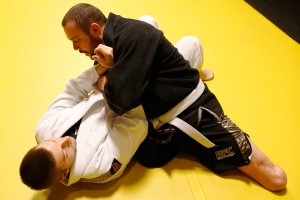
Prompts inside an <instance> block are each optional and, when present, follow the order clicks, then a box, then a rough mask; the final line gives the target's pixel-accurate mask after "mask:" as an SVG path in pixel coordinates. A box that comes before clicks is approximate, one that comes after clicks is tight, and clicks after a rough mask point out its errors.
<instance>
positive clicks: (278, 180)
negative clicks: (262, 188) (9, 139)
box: [268, 166, 287, 192]
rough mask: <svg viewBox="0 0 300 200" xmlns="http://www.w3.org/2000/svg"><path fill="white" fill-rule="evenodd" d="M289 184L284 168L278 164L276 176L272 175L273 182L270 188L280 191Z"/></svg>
mask: <svg viewBox="0 0 300 200" xmlns="http://www.w3.org/2000/svg"><path fill="white" fill-rule="evenodd" d="M286 184H287V175H286V173H285V172H284V170H283V169H281V168H280V167H278V166H276V168H275V172H274V176H273V177H272V181H271V184H270V186H269V188H268V189H269V190H271V191H273V192H275V191H280V190H283V189H285V188H286Z"/></svg>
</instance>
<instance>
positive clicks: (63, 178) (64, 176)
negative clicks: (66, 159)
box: [59, 169, 70, 182]
mask: <svg viewBox="0 0 300 200" xmlns="http://www.w3.org/2000/svg"><path fill="white" fill-rule="evenodd" d="M69 172H70V169H66V170H65V171H64V172H63V173H62V174H61V175H60V177H59V181H60V182H64V180H65V179H66V178H67V176H68V174H69Z"/></svg>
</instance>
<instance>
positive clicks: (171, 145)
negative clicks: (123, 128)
mask: <svg viewBox="0 0 300 200" xmlns="http://www.w3.org/2000/svg"><path fill="white" fill-rule="evenodd" d="M199 113H200V114H199ZM178 117H179V118H181V119H183V120H184V121H186V122H188V123H189V124H190V125H192V126H193V127H194V128H196V129H197V130H199V132H201V133H202V134H203V135H205V137H207V138H208V139H209V140H210V141H211V142H213V143H214V144H216V146H214V147H212V148H206V147H204V146H202V145H201V144H199V143H198V142H196V141H195V140H193V139H192V138H190V137H189V136H188V135H186V134H185V133H183V132H182V131H180V130H179V129H177V128H176V127H174V126H172V125H170V124H164V125H163V126H162V127H161V128H160V129H159V130H154V129H153V127H152V125H151V124H150V125H149V132H148V136H147V138H146V139H145V141H144V142H143V143H142V144H141V145H140V147H139V149H138V151H137V153H136V158H137V159H138V161H139V162H140V163H141V164H143V165H145V166H147V167H160V166H163V165H165V164H166V163H168V162H169V161H170V160H171V159H173V158H174V157H175V156H176V155H177V154H178V153H179V151H180V150H181V149H185V150H187V151H189V152H190V153H191V154H193V155H194V156H195V157H196V158H197V159H198V160H199V161H200V162H201V163H202V164H204V165H205V166H206V167H208V168H209V169H211V170H213V171H215V172H219V173H221V172H225V171H227V170H230V169H233V168H237V167H241V166H244V165H247V164H249V163H250V156H251V153H252V149H251V145H250V142H249V140H248V135H247V134H245V133H244V132H243V131H242V130H241V129H240V128H239V127H237V126H236V125H235V124H234V123H233V122H232V121H231V120H230V119H229V118H228V117H227V116H226V115H224V113H223V109H222V107H221V105H220V104H219V102H218V100H217V98H216V97H215V96H214V95H213V94H212V93H211V92H210V91H209V90H208V88H207V87H206V89H205V90H204V93H203V94H202V96H201V97H200V98H199V99H198V100H197V101H196V102H195V103H194V104H193V105H192V106H190V107H189V108H188V109H187V110H185V111H184V112H183V113H181V114H180V115H179V116H178Z"/></svg>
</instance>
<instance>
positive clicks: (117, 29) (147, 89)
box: [103, 13, 200, 119]
mask: <svg viewBox="0 0 300 200" xmlns="http://www.w3.org/2000/svg"><path fill="white" fill-rule="evenodd" d="M103 37H104V43H105V45H108V46H110V47H112V48H113V54H114V62H115V65H114V66H113V68H111V69H110V70H109V72H108V73H107V76H108V79H109V82H108V83H107V84H106V86H105V94H106V97H107V102H108V104H109V106H110V108H111V109H112V110H114V111H115V112H116V113H118V114H120V115H121V114H123V113H125V112H126V111H128V110H130V109H132V108H134V107H136V106H138V105H140V104H142V105H143V107H144V110H145V113H146V116H147V118H148V119H152V118H155V117H158V116H160V115H162V114H164V113H165V112H167V111H168V110H170V109H171V108H172V107H174V106H175V105H176V104H177V103H179V102H180V101H181V100H182V99H183V98H185V97H186V96H187V95H188V94H189V93H191V91H192V90H193V89H194V88H195V87H196V86H197V84H198V82H199V78H200V77H199V72H198V70H197V69H193V68H191V67H190V66H189V63H188V61H186V60H185V59H184V58H183V56H182V55H181V54H180V53H179V52H178V50H177V49H176V48H175V47H174V46H173V45H172V44H171V43H170V42H169V41H168V40H167V39H166V38H165V36H164V35H163V32H162V31H160V30H157V29H156V28H154V27H153V26H151V25H149V24H147V23H145V22H141V21H138V20H133V19H125V18H123V17H121V16H118V15H115V14H112V13H110V14H109V16H108V19H107V22H106V25H105V29H104V36H103Z"/></svg>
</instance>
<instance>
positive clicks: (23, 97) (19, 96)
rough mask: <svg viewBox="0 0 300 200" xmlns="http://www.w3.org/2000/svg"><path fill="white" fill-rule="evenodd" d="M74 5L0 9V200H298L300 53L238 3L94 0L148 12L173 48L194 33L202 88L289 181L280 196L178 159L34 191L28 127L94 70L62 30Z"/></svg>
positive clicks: (133, 12) (4, 3) (126, 12)
mask: <svg viewBox="0 0 300 200" xmlns="http://www.w3.org/2000/svg"><path fill="white" fill-rule="evenodd" d="M78 2H79V1H75V0H66V1H59V0H51V1H50V0H45V1H37V0H28V1H18V0H11V1H8V0H1V1H0V25H1V34H0V35H1V36H0V47H1V48H0V81H1V84H0V93H1V99H0V101H1V103H0V136H1V137H0V141H1V146H0V148H1V153H0V160H1V170H0V177H1V178H0V199H1V200H2V199H3V200H4V199H5V200H9V199H13V200H21V199H22V200H27V199H28V200H44V199H53V200H62V199H67V200H71V199H107V200H111V199H113V200H117V199H122V200H126V199H130V200H152V199H153V200H154V199H155V200H168V199H172V200H182V199H184V200H224V199H226V200H227V199H230V200H235V199H244V200H246V199H264V200H267V199H270V200H275V199H285V200H297V199H300V189H299V188H300V172H299V169H300V162H299V158H300V156H299V154H300V149H299V147H300V142H299V141H300V136H299V133H300V128H299V127H300V117H299V113H300V109H299V105H298V104H299V102H300V81H299V80H300V78H299V77H300V47H299V44H298V43H296V42H295V41H293V40H292V39H291V38H289V37H288V36H287V35H286V34H284V33H283V32H282V31H281V30H279V29H278V28H277V27H276V26H274V25H273V24H272V23H271V22H269V21H268V20H267V19H266V18H264V17H263V16H262V15H261V14H259V13H258V12H257V11H255V10H254V9H253V8H252V7H250V6H249V5H248V4H247V3H245V2H244V1H241V0H226V1H222V0H209V1H207V0H194V1H186V0H177V1H171V0H164V1H161V0H151V1H149V0H97V1H96V0H95V1H88V2H89V3H91V4H94V5H97V6H99V7H100V8H101V9H102V10H103V12H104V13H105V14H106V15H107V14H108V13H109V12H110V11H111V12H114V13H117V14H120V15H123V16H125V17H131V18H138V17H139V16H141V15H145V14H149V15H152V16H153V17H154V18H156V19H157V21H158V22H159V26H160V28H161V29H162V30H164V33H165V35H166V36H167V37H168V38H169V39H170V41H171V42H172V43H175V42H176V41H177V40H178V39H179V38H180V37H182V36H184V35H196V36H197V37H199V38H200V39H201V41H202V43H203V46H204V59H205V61H204V67H209V68H212V69H213V70H214V72H215V79H214V80H213V81H210V82H208V85H209V87H210V89H211V90H212V91H213V92H214V93H215V94H216V95H217V97H218V99H219V101H220V102H221V104H222V105H223V108H224V110H225V112H226V113H227V115H228V116H229V117H230V118H231V119H232V120H233V121H234V122H236V123H237V124H238V125H239V126H240V127H241V128H242V129H243V130H244V131H246V132H247V133H248V134H250V136H251V138H252V140H253V141H254V142H255V143H256V144H257V145H258V146H259V147H260V148H261V149H262V150H263V151H264V152H265V153H266V154H267V155H268V156H269V157H270V158H271V159H272V160H273V161H274V162H275V163H277V164H279V165H280V166H282V167H283V168H284V169H285V170H286V172H287V175H288V185H287V190H286V191H283V192H280V193H272V192H269V191H267V190H265V189H263V188H262V187H260V186H259V185H258V184H256V183H255V182H254V181H253V180H251V179H249V178H247V177H245V176H244V175H243V174H242V173H240V172H238V171H232V172H228V173H226V174H223V175H216V174H214V173H213V172H211V171H209V170H208V169H206V168H205V167H203V166H202V165H201V164H199V163H198V162H197V161H196V160H195V159H194V158H192V157H190V156H189V155H187V154H185V153H184V152H183V153H181V154H180V155H179V156H178V157H177V158H176V159H174V160H173V161H171V162H170V163H169V164H168V165H166V166H165V167H163V168H158V169H146V168H144V167H142V166H140V165H139V164H138V163H136V162H135V161H132V162H131V163H130V165H129V167H128V169H127V170H126V172H125V174H124V176H122V177H121V178H120V179H118V180H116V181H113V182H111V183H108V184H103V185H86V184H75V185H73V186H71V187H65V186H62V185H56V186H55V187H54V188H53V189H52V190H46V191H39V192H37V191H32V190H30V189H29V188H27V187H26V186H25V185H23V184H22V183H21V181H20V178H19V172H18V170H19V164H20V162H21V159H22V158H23V156H24V154H25V153H26V151H27V150H28V149H29V148H30V147H32V146H33V145H34V144H35V140H34V128H35V125H36V123H37V121H38V120H39V119H40V117H41V116H42V114H43V113H44V112H45V110H46V109H47V107H48V105H49V104H50V102H51V101H52V100H53V99H54V97H56V95H57V94H58V93H59V92H60V91H62V90H63V89H64V87H65V83H66V81H67V80H69V79H70V78H73V77H75V76H77V75H78V74H80V73H81V72H82V71H83V70H84V69H86V68H88V67H90V66H91V65H92V62H91V61H89V60H88V59H87V58H85V57H84V56H82V55H79V54H78V52H75V51H73V50H72V46H71V43H70V42H69V41H67V39H66V37H65V35H64V32H63V30H62V28H61V25H60V22H61V19H62V17H63V15H64V14H65V12H66V11H67V10H68V9H69V8H70V7H71V6H72V5H74V4H75V3H78Z"/></svg>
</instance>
